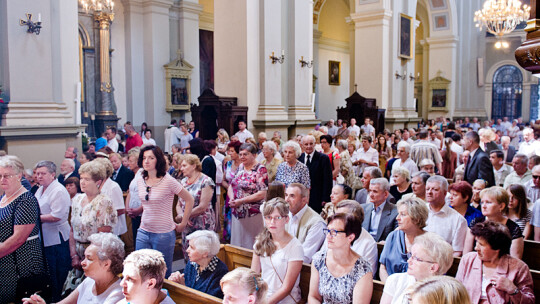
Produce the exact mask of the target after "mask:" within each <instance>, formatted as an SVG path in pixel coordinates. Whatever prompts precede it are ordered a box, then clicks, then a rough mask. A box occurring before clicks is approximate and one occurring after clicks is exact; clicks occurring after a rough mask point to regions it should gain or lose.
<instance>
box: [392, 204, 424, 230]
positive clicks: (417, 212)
mask: <svg viewBox="0 0 540 304" xmlns="http://www.w3.org/2000/svg"><path fill="white" fill-rule="evenodd" d="M400 206H405V207H406V208H407V213H408V214H409V216H410V217H411V219H412V221H413V223H414V224H415V225H416V227H418V228H420V229H423V228H424V227H426V221H427V219H428V216H429V210H428V207H427V206H426V202H424V201H423V200H422V199H420V198H418V197H409V198H404V199H401V200H399V201H398V202H397V207H398V208H399V207H400Z"/></svg>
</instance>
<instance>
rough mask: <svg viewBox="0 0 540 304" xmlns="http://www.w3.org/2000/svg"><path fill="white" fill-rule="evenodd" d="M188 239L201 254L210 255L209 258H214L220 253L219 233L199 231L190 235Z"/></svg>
mask: <svg viewBox="0 0 540 304" xmlns="http://www.w3.org/2000/svg"><path fill="white" fill-rule="evenodd" d="M186 239H187V240H188V241H189V242H190V243H191V242H192V244H193V245H195V247H197V250H198V251H200V252H201V253H208V257H213V256H215V255H217V254H218V252H219V247H220V243H219V237H218V236H217V233H215V232H214V231H210V230H197V231H195V232H192V233H191V234H189V235H188V236H187V237H186Z"/></svg>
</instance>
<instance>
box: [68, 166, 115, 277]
mask: <svg viewBox="0 0 540 304" xmlns="http://www.w3.org/2000/svg"><path fill="white" fill-rule="evenodd" d="M79 175H80V176H81V190H82V191H83V195H81V196H78V197H75V198H74V199H73V201H72V205H71V231H70V234H69V251H70V255H71V266H72V267H74V268H76V269H80V267H81V261H82V260H83V259H84V251H85V249H86V248H87V247H88V245H89V244H90V241H89V239H88V238H89V237H90V236H91V235H92V234H94V233H98V232H111V231H112V228H113V227H114V225H116V221H117V219H118V215H117V212H116V210H115V209H114V206H113V203H112V201H111V199H110V198H109V197H108V196H106V195H104V194H102V193H101V191H100V186H101V185H102V184H103V181H104V180H105V178H106V172H105V170H103V166H101V165H100V164H98V163H97V162H94V161H92V162H89V163H86V164H83V165H81V168H79Z"/></svg>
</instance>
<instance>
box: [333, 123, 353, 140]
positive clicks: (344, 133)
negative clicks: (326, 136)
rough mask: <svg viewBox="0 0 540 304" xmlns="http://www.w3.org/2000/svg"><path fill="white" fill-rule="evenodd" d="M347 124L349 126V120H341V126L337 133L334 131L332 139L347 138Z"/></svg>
mask: <svg viewBox="0 0 540 304" xmlns="http://www.w3.org/2000/svg"><path fill="white" fill-rule="evenodd" d="M348 126H349V122H348V121H346V120H343V121H342V122H341V128H339V129H338V130H337V133H336V136H334V139H347V138H348V137H349V129H348V128H347V127H348ZM356 135H358V134H356Z"/></svg>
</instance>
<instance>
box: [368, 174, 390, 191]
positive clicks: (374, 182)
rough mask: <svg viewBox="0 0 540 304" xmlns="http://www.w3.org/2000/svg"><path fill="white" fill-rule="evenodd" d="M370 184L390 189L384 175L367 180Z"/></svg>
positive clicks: (386, 189)
mask: <svg viewBox="0 0 540 304" xmlns="http://www.w3.org/2000/svg"><path fill="white" fill-rule="evenodd" d="M372 185H379V187H380V188H381V189H382V190H384V191H389V190H390V183H388V180H387V179H386V178H384V177H379V178H374V179H372V180H371V181H370V182H369V186H370V187H371V186H372Z"/></svg>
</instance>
